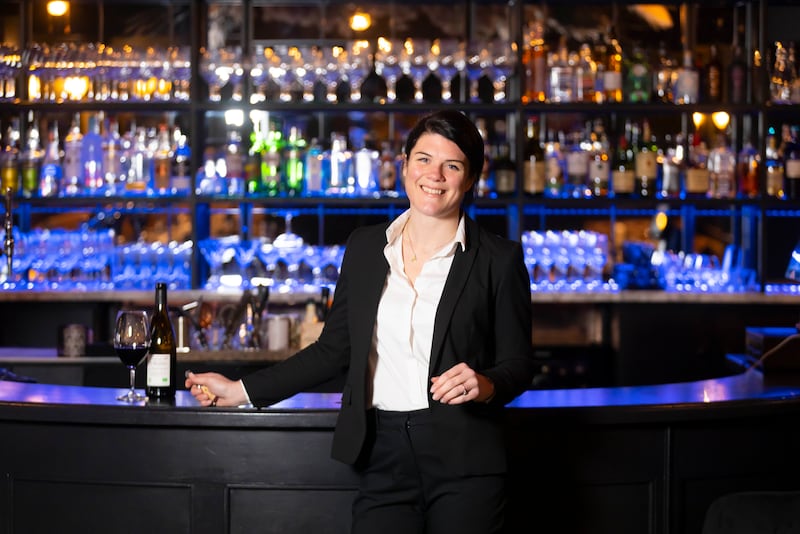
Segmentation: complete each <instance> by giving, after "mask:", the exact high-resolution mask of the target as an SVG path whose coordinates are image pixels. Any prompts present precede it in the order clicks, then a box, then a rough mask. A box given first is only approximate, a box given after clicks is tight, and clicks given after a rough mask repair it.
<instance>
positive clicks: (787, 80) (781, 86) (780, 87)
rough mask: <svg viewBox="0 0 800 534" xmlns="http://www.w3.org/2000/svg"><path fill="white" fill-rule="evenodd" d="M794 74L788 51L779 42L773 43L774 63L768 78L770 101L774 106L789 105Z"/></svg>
mask: <svg viewBox="0 0 800 534" xmlns="http://www.w3.org/2000/svg"><path fill="white" fill-rule="evenodd" d="M794 78H795V73H794V72H793V69H792V68H791V66H790V64H789V51H788V50H787V49H786V47H784V46H783V43H781V42H780V41H778V42H776V43H775V63H774V64H773V66H772V75H771V76H770V83H769V93H770V99H771V100H772V102H774V103H776V104H790V103H791V101H792V85H793V84H794Z"/></svg>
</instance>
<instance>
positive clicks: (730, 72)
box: [725, 44, 756, 104]
mask: <svg viewBox="0 0 800 534" xmlns="http://www.w3.org/2000/svg"><path fill="white" fill-rule="evenodd" d="M755 83H756V81H755V80H753V84H755ZM725 98H726V99H727V101H728V102H729V103H731V104H744V103H745V102H747V101H748V98H747V61H745V59H744V53H743V52H742V47H741V46H739V45H737V44H734V46H733V57H732V58H731V62H730V64H729V65H728V69H727V88H726V92H725Z"/></svg>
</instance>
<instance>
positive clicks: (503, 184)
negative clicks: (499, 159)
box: [494, 169, 517, 193]
mask: <svg viewBox="0 0 800 534" xmlns="http://www.w3.org/2000/svg"><path fill="white" fill-rule="evenodd" d="M516 178H517V174H516V172H514V170H513V169H498V170H496V171H495V174H494V181H495V188H496V189H497V192H498V193H513V192H514V189H515V188H516V184H515V182H516Z"/></svg>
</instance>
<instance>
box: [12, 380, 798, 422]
mask: <svg viewBox="0 0 800 534" xmlns="http://www.w3.org/2000/svg"><path fill="white" fill-rule="evenodd" d="M124 392H125V390H124V389H119V388H100V387H83V386H62V385H49V384H38V383H25V382H8V381H0V410H3V411H6V410H7V409H8V408H9V405H10V406H16V407H20V408H22V407H29V408H31V407H35V406H51V407H57V406H75V407H77V406H92V407H101V406H102V407H110V406H113V407H117V408H132V407H136V406H139V407H141V408H152V407H154V406H152V405H151V406H147V404H146V403H145V402H140V403H136V404H134V405H132V406H130V405H128V404H127V403H124V402H120V401H117V400H116V397H117V396H118V395H120V394H121V393H124ZM781 400H782V401H791V400H797V401H798V402H800V385H798V386H792V385H780V384H779V385H772V384H770V383H769V381H767V380H765V379H764V377H763V375H762V374H761V373H760V372H758V371H755V370H751V371H749V372H743V373H741V374H736V375H732V376H726V377H721V378H712V379H708V380H699V381H694V382H679V383H673V384H656V385H646V386H629V387H604V388H580V389H552V390H529V391H526V392H525V393H523V394H522V395H520V396H519V397H518V398H517V399H515V400H514V401H512V402H511V403H509V404H508V405H507V407H508V408H510V409H534V410H544V409H573V410H574V409H580V408H586V409H597V408H603V409H605V408H610V409H614V410H617V411H618V412H619V411H620V409H621V408H623V407H629V408H635V409H636V410H637V413H640V412H641V411H642V410H648V411H649V412H658V413H664V408H665V407H669V408H670V409H671V410H698V409H707V410H710V409H720V408H729V407H730V406H727V405H723V404H721V403H746V404H747V405H748V406H750V407H756V406H759V405H769V406H774V404H775V401H781ZM339 402H340V395H339V394H338V393H300V394H297V395H295V396H294V397H291V398H289V399H286V400H284V401H282V402H279V403H277V404H274V405H272V406H270V407H269V408H263V409H256V408H252V407H239V408H229V409H223V408H216V409H209V408H203V407H201V406H200V405H199V404H198V403H197V402H196V401H195V400H194V397H192V396H191V395H190V394H189V393H188V392H187V391H178V393H177V395H176V398H175V402H174V403H173V404H171V405H164V406H155V408H158V409H159V410H164V409H170V410H171V411H172V412H174V413H175V414H191V413H194V412H197V411H198V410H200V411H203V412H205V413H220V412H225V413H226V414H231V413H234V414H235V413H242V414H244V413H253V412H255V413H263V414H273V413H295V414H296V415H301V414H309V413H323V414H324V413H328V414H330V413H331V412H335V411H337V410H338V409H339ZM144 411H146V410H144ZM606 411H611V410H606ZM140 412H142V410H140ZM73 413H78V411H73ZM95 413H97V412H95ZM113 413H115V414H116V415H118V416H120V417H123V418H124V413H125V412H113ZM672 413H677V412H672ZM651 415H652V413H651ZM137 420H141V414H140V416H137ZM175 422H179V421H177V420H176V421H175Z"/></svg>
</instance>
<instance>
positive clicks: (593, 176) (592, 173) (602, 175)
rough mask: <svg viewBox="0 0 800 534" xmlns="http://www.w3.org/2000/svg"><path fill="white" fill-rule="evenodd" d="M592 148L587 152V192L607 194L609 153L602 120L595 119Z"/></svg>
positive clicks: (595, 194)
mask: <svg viewBox="0 0 800 534" xmlns="http://www.w3.org/2000/svg"><path fill="white" fill-rule="evenodd" d="M591 141H592V150H591V153H590V154H589V193H590V194H591V196H594V197H605V196H608V184H609V180H610V179H611V159H610V155H609V147H608V137H606V133H605V129H604V128H603V124H602V122H601V121H600V120H599V119H598V120H597V121H595V125H594V131H593V132H592V138H591Z"/></svg>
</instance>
